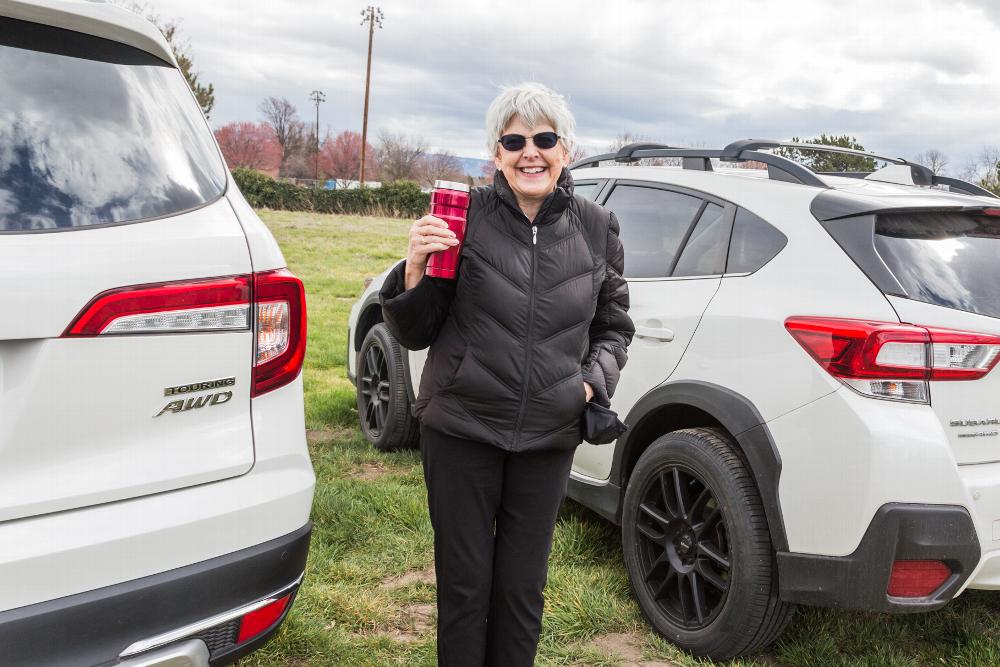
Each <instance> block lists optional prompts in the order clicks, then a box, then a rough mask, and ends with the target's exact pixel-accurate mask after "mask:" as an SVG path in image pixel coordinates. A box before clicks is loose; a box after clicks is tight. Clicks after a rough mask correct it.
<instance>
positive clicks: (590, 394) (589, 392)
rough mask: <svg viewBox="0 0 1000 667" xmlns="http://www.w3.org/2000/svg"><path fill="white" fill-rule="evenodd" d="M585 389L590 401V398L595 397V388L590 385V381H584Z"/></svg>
mask: <svg viewBox="0 0 1000 667" xmlns="http://www.w3.org/2000/svg"><path fill="white" fill-rule="evenodd" d="M583 390H584V391H585V392H586V393H587V402H588V403H590V399H592V398H593V397H594V388H593V387H591V386H590V383H589V382H584V383H583Z"/></svg>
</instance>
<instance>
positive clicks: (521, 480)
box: [420, 427, 573, 667]
mask: <svg viewBox="0 0 1000 667" xmlns="http://www.w3.org/2000/svg"><path fill="white" fill-rule="evenodd" d="M420 445H421V450H422V458H423V463H424V479H425V481H426V482H427V501H428V506H429V509H430V515H431V524H432V525H433V526H434V566H435V569H436V571H437V609H438V621H437V622H438V627H437V641H438V644H437V646H438V664H439V665H441V666H442V667H482V666H483V665H488V666H490V667H492V666H494V665H495V666H497V667H499V666H501V665H502V666H503V667H522V666H523V667H529V666H530V665H532V664H533V663H534V659H535V651H536V649H537V647H538V635H539V633H540V632H541V629H542V607H543V605H544V599H543V597H542V589H544V588H545V581H546V577H547V574H548V558H549V551H550V550H551V548H552V531H553V529H554V528H555V522H556V514H557V513H558V511H559V505H560V504H561V503H562V500H563V498H564V497H565V495H566V484H567V482H568V480H569V469H570V466H571V465H572V462H573V450H572V449H570V450H565V449H564V450H549V451H533V452H518V453H514V452H507V451H504V450H502V449H499V448H497V447H494V446H493V445H488V444H484V443H480V442H475V441H472V440H463V439H460V438H453V437H450V436H447V435H444V434H443V433H440V432H438V431H435V430H433V429H429V428H427V427H422V428H421V429H420Z"/></svg>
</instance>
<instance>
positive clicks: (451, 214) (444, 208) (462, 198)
mask: <svg viewBox="0 0 1000 667" xmlns="http://www.w3.org/2000/svg"><path fill="white" fill-rule="evenodd" d="M431 215H433V216H434V217H435V218H441V219H442V220H444V221H445V222H447V223H448V229H450V230H451V231H453V232H454V233H455V237H456V238H457V239H458V244H457V245H453V246H451V247H450V248H447V249H446V250H441V251H439V252H435V253H432V254H431V256H430V257H428V258H427V271H426V273H427V275H429V276H432V277H434V278H451V279H452V280H454V279H455V278H458V261H459V258H460V254H461V252H462V243H463V242H464V241H465V222H466V219H467V218H468V215H469V186H467V185H465V184H464V183H454V182H452V181H434V190H432V191H431Z"/></svg>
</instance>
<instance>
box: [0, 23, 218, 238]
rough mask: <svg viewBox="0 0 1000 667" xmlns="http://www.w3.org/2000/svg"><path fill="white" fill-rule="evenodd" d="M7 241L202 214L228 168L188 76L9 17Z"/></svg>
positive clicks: (1, 158)
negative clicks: (13, 236)
mask: <svg viewBox="0 0 1000 667" xmlns="http://www.w3.org/2000/svg"><path fill="white" fill-rule="evenodd" d="M0 91H2V92H0V232H32V231H51V230H60V229H72V228H78V227H85V226H93V225H106V224H115V223H122V222H132V221H137V220H144V219H148V218H158V217H163V216H166V215H170V214H174V213H178V212H181V211H185V210H189V209H193V208H197V207H199V206H201V205H203V204H205V203H207V202H209V201H212V200H214V199H216V198H218V197H219V196H220V195H221V194H222V192H223V191H224V189H225V183H226V173H225V167H224V165H223V163H222V160H221V158H220V156H219V152H218V149H217V148H216V146H215V143H214V141H213V139H212V135H211V132H210V131H209V128H208V125H207V123H206V122H205V119H204V117H203V116H202V115H201V111H200V110H199V108H198V105H197V103H196V102H195V101H194V98H193V97H192V95H191V93H190V91H189V90H188V89H187V83H186V82H185V80H184V77H183V75H181V73H180V72H179V71H178V70H177V69H175V68H174V67H172V66H171V65H168V64H167V63H165V62H163V61H162V60H159V59H158V58H155V57H154V56H152V55H149V54H147V53H146V52H144V51H140V50H139V49H134V48H132V47H129V46H125V45H123V44H119V43H117V42H113V41H110V40H105V39H100V38H98V37H91V36H89V35H83V34H81V33H77V32H72V31H69V30H62V29H59V28H50V27H47V26H42V25H39V24H35V23H29V22H26V21H18V20H14V19H8V18H2V17H0Z"/></svg>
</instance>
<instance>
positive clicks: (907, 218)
mask: <svg viewBox="0 0 1000 667" xmlns="http://www.w3.org/2000/svg"><path fill="white" fill-rule="evenodd" d="M875 249H876V250H877V251H878V254H879V256H880V257H881V258H882V260H883V261H884V262H885V264H886V266H888V267H889V270H890V271H892V273H893V275H894V276H896V279H897V280H898V281H899V283H900V285H902V286H903V289H905V290H906V296H907V297H908V298H910V299H914V300H916V301H923V302H925V303H932V304H935V305H938V306H945V307H947V308H954V309H956V310H964V311H968V312H970V313H978V314H980V315H988V316H990V317H1000V287H998V286H1000V219H998V218H993V217H988V216H974V215H966V214H960V213H918V214H914V213H911V214H896V215H880V216H878V217H877V218H876V221H875Z"/></svg>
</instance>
